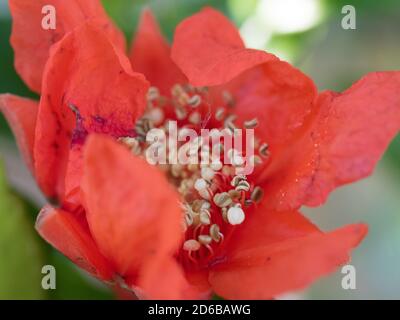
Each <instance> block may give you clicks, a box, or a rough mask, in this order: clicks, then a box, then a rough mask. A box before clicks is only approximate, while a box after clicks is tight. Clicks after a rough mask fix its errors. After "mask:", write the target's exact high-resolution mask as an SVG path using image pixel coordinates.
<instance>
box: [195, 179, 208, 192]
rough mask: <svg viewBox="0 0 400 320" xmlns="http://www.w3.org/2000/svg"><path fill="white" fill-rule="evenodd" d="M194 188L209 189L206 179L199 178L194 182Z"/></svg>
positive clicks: (199, 189)
mask: <svg viewBox="0 0 400 320" xmlns="http://www.w3.org/2000/svg"><path fill="white" fill-rule="evenodd" d="M194 188H195V189H196V190H197V191H202V190H206V189H207V182H206V180H204V179H197V180H196V182H195V183H194Z"/></svg>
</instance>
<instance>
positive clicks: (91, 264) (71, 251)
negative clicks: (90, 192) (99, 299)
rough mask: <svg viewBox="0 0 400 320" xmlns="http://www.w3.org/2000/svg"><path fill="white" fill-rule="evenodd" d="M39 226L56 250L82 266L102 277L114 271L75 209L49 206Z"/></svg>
mask: <svg viewBox="0 0 400 320" xmlns="http://www.w3.org/2000/svg"><path fill="white" fill-rule="evenodd" d="M36 229H37V230H38V232H39V233H40V235H41V236H42V237H43V238H44V239H45V240H46V241H47V242H49V243H50V244H51V245H53V246H54V247H55V248H56V249H57V250H59V251H61V252H62V253H63V254H64V255H65V256H67V257H68V258H69V259H71V261H72V262H74V263H75V264H77V265H78V266H79V267H81V268H82V269H84V270H86V271H88V272H89V273H91V274H92V275H94V276H95V277H97V278H99V279H102V280H110V279H111V278H112V276H113V272H112V270H111V268H110V266H109V264H108V263H107V261H106V260H105V258H104V257H103V256H102V255H101V254H100V252H99V250H98V248H97V246H96V244H95V243H94V241H93V239H92V237H91V235H90V233H89V231H88V229H87V227H85V225H84V224H83V223H82V222H81V221H80V220H79V219H78V218H77V217H76V216H75V215H74V214H72V213H70V212H67V211H63V210H61V209H54V208H52V207H50V206H46V207H44V208H43V209H42V211H41V212H40V214H39V216H38V218H37V221H36Z"/></svg>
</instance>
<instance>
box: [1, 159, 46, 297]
mask: <svg viewBox="0 0 400 320" xmlns="http://www.w3.org/2000/svg"><path fill="white" fill-rule="evenodd" d="M26 210H27V207H26V205H25V204H24V203H23V201H21V200H20V199H19V198H18V197H17V196H16V195H14V194H13V193H12V192H11V191H10V190H9V188H8V187H7V185H6V179H5V175H4V171H3V169H2V167H1V166H0V299H41V298H43V297H44V295H45V292H44V291H43V290H42V288H41V278H42V274H41V268H42V266H43V255H42V252H41V247H40V245H39V241H38V237H37V235H36V233H35V231H34V229H33V227H32V225H31V224H30V221H29V219H28V218H27V215H26Z"/></svg>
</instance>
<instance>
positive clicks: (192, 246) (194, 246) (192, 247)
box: [183, 239, 201, 251]
mask: <svg viewBox="0 0 400 320" xmlns="http://www.w3.org/2000/svg"><path fill="white" fill-rule="evenodd" d="M200 248H201V244H200V242H198V241H197V240H194V239H190V240H186V241H185V243H184V244H183V250H186V251H197V250H199V249H200Z"/></svg>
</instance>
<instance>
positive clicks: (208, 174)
mask: <svg viewBox="0 0 400 320" xmlns="http://www.w3.org/2000/svg"><path fill="white" fill-rule="evenodd" d="M214 176H215V172H214V170H213V169H211V168H209V167H204V168H201V177H202V178H203V179H204V180H207V181H211V180H212V179H213V178H214Z"/></svg>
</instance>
